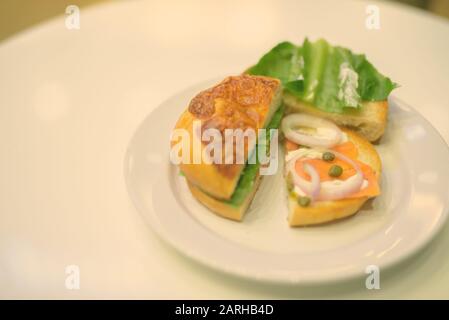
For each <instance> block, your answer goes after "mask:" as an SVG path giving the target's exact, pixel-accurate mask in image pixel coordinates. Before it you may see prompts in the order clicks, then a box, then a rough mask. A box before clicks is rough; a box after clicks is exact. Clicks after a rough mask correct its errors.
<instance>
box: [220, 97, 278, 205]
mask: <svg viewBox="0 0 449 320" xmlns="http://www.w3.org/2000/svg"><path fill="white" fill-rule="evenodd" d="M283 114H284V106H283V105H281V106H280V107H279V108H278V110H276V112H275V113H274V114H273V116H272V117H271V120H270V122H269V123H268V125H267V127H266V128H265V129H266V130H267V134H266V139H267V144H268V143H269V141H270V129H277V128H279V125H280V124H281V119H282V116H283ZM254 149H255V150H257V146H256V147H255V148H254ZM267 150H268V149H267ZM253 152H254V151H253ZM255 162H256V163H247V164H246V166H245V168H244V169H243V171H242V174H241V175H240V178H239V181H238V183H237V187H236V188H235V190H234V193H233V194H232V197H231V199H229V200H226V201H225V202H226V203H228V204H231V205H233V206H236V207H238V206H240V205H241V204H242V203H243V201H244V200H245V199H246V197H247V196H248V194H249V193H250V192H251V191H252V190H253V186H254V182H255V181H256V177H257V173H258V172H259V167H260V163H259V161H258V160H257V158H256V161H255Z"/></svg>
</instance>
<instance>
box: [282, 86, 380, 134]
mask: <svg viewBox="0 0 449 320" xmlns="http://www.w3.org/2000/svg"><path fill="white" fill-rule="evenodd" d="M283 100H284V104H285V105H286V107H287V110H286V113H296V112H303V113H307V114H311V115H314V116H317V117H320V118H324V119H328V120H330V121H333V122H335V123H336V124H337V125H339V126H345V127H348V128H350V129H352V130H354V131H356V132H357V133H358V134H360V135H361V136H362V137H364V138H365V139H367V140H368V141H371V142H374V141H377V140H378V139H379V138H380V137H381V136H382V135H383V133H384V131H385V126H386V124H387V114H388V102H387V101H365V102H363V103H362V108H361V109H357V110H350V109H351V108H347V109H348V110H347V111H346V112H345V113H332V112H326V111H323V110H320V109H318V108H316V107H314V106H312V105H310V104H307V103H305V102H303V101H301V100H300V99H298V98H296V97H295V96H294V95H292V94H291V93H289V92H288V91H287V90H285V91H284V96H283Z"/></svg>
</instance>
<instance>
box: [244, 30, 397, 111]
mask: <svg viewBox="0 0 449 320" xmlns="http://www.w3.org/2000/svg"><path fill="white" fill-rule="evenodd" d="M248 73H249V74H255V75H265V76H270V77H274V78H278V79H280V80H281V81H282V84H283V86H284V89H285V90H286V91H288V92H289V93H291V94H292V95H294V96H296V97H297V98H298V99H300V100H303V101H305V102H307V103H310V104H312V105H314V106H315V107H317V108H318V109H321V110H323V111H326V112H334V113H343V112H347V111H348V110H351V109H352V110H357V109H360V108H361V106H362V104H361V103H362V101H381V100H385V99H387V97H388V95H389V94H390V92H391V91H392V90H393V89H395V88H396V87H397V84H395V83H394V82H392V81H391V80H390V79H389V78H387V77H385V76H383V75H382V74H381V73H379V72H378V71H377V70H376V68H375V67H374V66H373V65H372V64H371V63H370V62H369V61H368V60H367V59H366V57H365V55H362V54H354V53H353V52H352V51H350V50H349V49H346V48H343V47H339V46H332V45H330V44H329V43H328V42H327V41H326V40H324V39H320V40H317V41H315V42H310V41H309V40H308V39H307V38H306V39H305V40H304V42H303V44H302V46H296V45H294V44H292V43H290V42H282V43H279V44H278V45H276V46H275V47H274V48H273V49H271V50H270V51H269V52H268V53H266V54H265V55H264V56H263V57H262V58H261V59H260V60H259V62H258V63H257V64H256V65H254V66H253V67H251V68H250V69H249V70H248Z"/></svg>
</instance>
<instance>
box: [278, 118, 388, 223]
mask: <svg viewBox="0 0 449 320" xmlns="http://www.w3.org/2000/svg"><path fill="white" fill-rule="evenodd" d="M282 132H283V133H284V147H285V178H286V185H287V191H288V207H289V215H288V222H289V224H290V226H305V225H312V224H320V223H325V222H329V221H334V220H337V219H340V218H344V217H347V216H350V215H352V214H354V213H356V212H357V211H358V210H359V209H360V207H361V206H362V205H363V204H364V203H365V202H366V201H367V200H368V199H370V198H372V197H376V196H378V195H379V194H380V188H379V177H380V173H381V162H380V158H379V155H378V154H377V152H376V150H375V149H374V147H373V146H372V145H371V143H369V142H368V141H367V140H366V139H364V138H363V137H361V136H360V135H359V134H357V133H355V132H354V131H352V130H349V129H341V128H339V127H338V126H336V125H335V124H333V123H332V122H330V121H328V120H324V119H322V118H317V117H315V116H311V115H308V114H290V115H288V116H286V117H285V118H284V120H283V122H282Z"/></svg>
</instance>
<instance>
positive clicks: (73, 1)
mask: <svg viewBox="0 0 449 320" xmlns="http://www.w3.org/2000/svg"><path fill="white" fill-rule="evenodd" d="M106 1H129V0H39V1H34V0H33V1H32V0H0V41H2V40H4V39H6V38H8V37H10V36H12V35H14V34H16V33H17V32H20V31H22V30H24V29H27V28H29V27H31V26H33V25H35V24H38V23H39V22H42V21H45V20H47V19H49V18H52V17H54V16H57V15H61V14H64V12H65V8H66V7H67V6H68V5H77V6H79V7H86V6H89V5H94V4H97V3H101V2H106ZM155 1H156V0H155ZM159 1H162V0H159ZM186 1H188V0H186ZM307 1H308V0H307ZM310 1H311V0H310ZM336 1H338V0H336ZM360 1H362V0H360ZM384 1H386V2H395V3H402V4H405V5H409V6H413V7H415V8H419V9H420V10H426V11H428V12H432V13H434V14H436V15H439V16H443V17H446V18H448V19H449V0H384Z"/></svg>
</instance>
